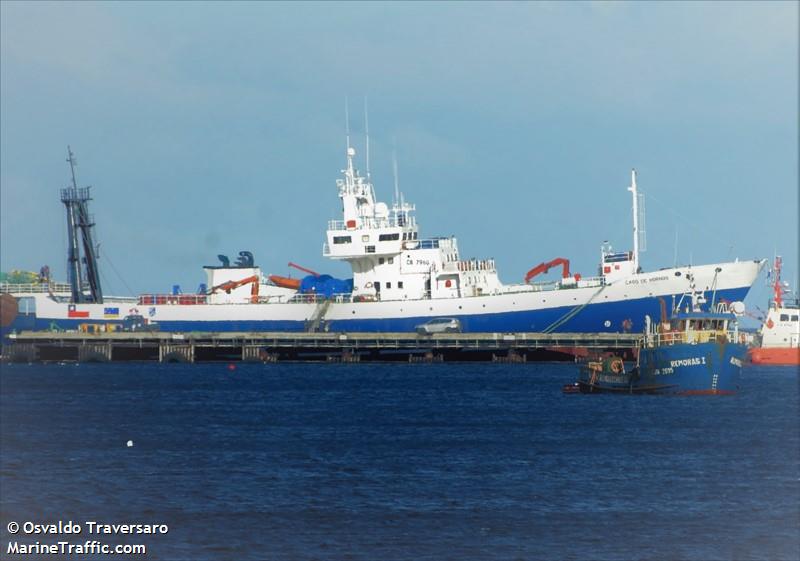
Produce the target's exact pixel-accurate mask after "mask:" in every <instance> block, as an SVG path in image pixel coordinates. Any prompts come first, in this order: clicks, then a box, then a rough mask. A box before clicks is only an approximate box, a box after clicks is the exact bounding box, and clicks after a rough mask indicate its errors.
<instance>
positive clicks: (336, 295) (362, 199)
mask: <svg viewBox="0 0 800 561" xmlns="http://www.w3.org/2000/svg"><path fill="white" fill-rule="evenodd" d="M354 157H355V150H354V149H353V148H351V147H349V146H348V148H347V152H346V168H345V169H344V170H343V171H342V173H343V177H342V178H341V179H339V180H337V182H336V187H337V190H338V196H339V198H340V199H341V202H342V216H341V219H337V220H331V221H330V222H329V223H328V228H327V235H326V240H325V242H324V244H323V248H322V253H323V255H324V256H325V257H328V258H330V259H334V260H337V261H344V262H346V263H347V264H349V266H350V268H351V270H352V279H347V280H344V281H337V280H336V279H330V278H329V277H321V276H318V275H316V274H313V275H310V276H309V277H307V278H306V279H303V280H302V282H301V281H300V280H299V279H286V278H283V277H278V276H274V275H272V276H269V275H265V274H263V273H262V271H261V269H260V267H258V266H256V265H255V263H254V259H253V257H252V254H250V253H249V252H240V257H239V259H238V260H237V261H236V262H235V263H234V264H231V263H230V261H229V260H228V259H227V258H224V257H223V256H221V258H222V263H221V265H219V266H209V267H205V272H206V284H205V286H206V287H207V289H205V290H203V291H202V292H200V293H198V294H163V295H158V294H147V295H142V296H139V297H128V298H125V297H123V298H120V297H110V296H105V295H103V294H102V291H101V290H100V286H99V277H98V276H97V262H96V260H95V258H94V255H93V253H94V252H93V249H94V248H93V243H94V242H93V240H92V237H91V228H90V227H91V224H90V223H89V221H88V220H86V218H85V217H87V216H89V214H88V208H87V205H88V200H89V198H90V197H89V192H88V188H85V189H79V188H78V187H77V183H76V182H75V181H74V174H73V184H72V187H70V188H68V189H66V190H64V191H63V192H62V202H64V203H65V205H66V207H67V212H68V218H70V220H68V223H69V224H70V228H71V229H70V232H69V233H70V240H71V242H70V256H69V264H70V267H69V268H68V272H69V275H70V278H69V281H70V282H69V286H61V287H59V286H56V285H52V284H49V283H47V282H45V283H42V284H40V285H33V286H24V287H22V286H17V287H14V286H8V285H7V286H5V287H3V291H4V292H6V293H10V294H11V295H13V296H14V297H15V298H16V299H17V307H18V308H19V311H20V315H19V316H18V317H17V319H16V320H15V322H14V324H13V325H12V326H11V328H12V329H18V330H19V329H37V330H40V329H53V328H58V329H77V328H80V326H81V325H82V324H94V325H95V326H97V325H119V324H122V322H123V321H124V320H125V319H126V318H128V320H129V321H130V320H131V318H141V319H142V321H144V322H145V323H150V324H151V325H156V324H157V326H158V329H160V330H161V331H175V332H189V331H206V332H222V331H228V332H229V331H236V332H253V331H316V330H329V331H337V332H410V331H414V329H415V327H416V326H418V325H420V324H422V323H424V322H427V321H429V320H431V319H434V318H445V317H446V318H455V319H457V320H458V321H459V324H460V326H461V329H462V330H463V331H464V332H545V333H548V332H576V333H579V332H590V333H601V332H621V331H630V332H635V331H641V330H642V329H644V321H645V317H646V316H648V315H649V316H650V317H655V316H656V314H657V313H658V312H659V309H660V308H659V299H660V298H665V299H671V298H674V297H679V296H680V295H681V294H683V293H684V292H685V290H686V285H687V280H686V278H687V275H692V276H693V278H694V279H695V282H696V284H697V286H698V287H699V289H700V290H701V291H703V292H705V293H707V294H709V295H710V294H711V293H712V292H714V293H716V298H717V299H718V301H728V302H734V301H741V300H743V299H744V298H745V296H746V295H747V292H748V290H749V289H750V287H751V286H752V284H753V282H754V281H755V279H756V277H757V275H758V273H759V271H760V270H761V268H762V267H763V266H764V261H762V260H743V261H739V260H738V259H737V260H735V261H731V262H725V263H714V264H710V265H699V266H698V265H693V266H683V267H672V268H666V269H660V270H657V271H652V272H645V271H643V270H642V269H641V267H640V264H639V251H640V250H639V243H640V237H641V232H640V231H639V213H638V211H637V204H638V201H639V193H638V192H637V185H636V174H635V172H632V173H631V185H630V187H628V190H629V191H630V192H631V195H632V199H633V250H632V251H626V252H614V251H613V250H612V249H611V248H610V246H608V245H607V244H605V245H604V246H603V248H602V250H601V259H600V266H599V270H598V273H597V275H596V276H592V277H582V276H581V275H578V274H572V273H570V271H569V262H568V261H567V260H566V259H556V260H554V261H550V262H546V263H543V264H542V265H540V266H539V267H536V268H534V269H532V270H531V272H530V273H529V274H528V276H527V277H526V279H525V281H524V282H521V283H517V284H504V283H503V282H501V281H500V277H499V275H498V272H497V269H496V266H495V262H494V260H493V259H464V258H462V257H461V253H460V251H459V247H458V243H457V240H456V238H454V237H433V238H431V237H424V236H423V235H422V232H421V229H420V225H419V224H418V223H417V221H416V218H415V215H414V211H415V207H414V206H413V205H411V204H409V203H407V202H406V201H405V199H404V197H403V196H402V195H401V194H400V193H399V192H397V190H396V189H395V191H396V192H395V197H394V199H395V200H394V202H393V204H392V205H391V206H389V205H388V204H386V203H384V202H380V201H378V200H377V198H376V194H375V190H374V187H373V184H372V182H371V180H370V178H369V174H367V176H366V177H365V176H363V175H362V174H360V173H359V171H358V170H357V169H356V168H355V166H354ZM70 161H71V155H70ZM73 170H74V168H73ZM556 264H560V265H562V267H563V270H562V275H561V278H560V279H559V280H557V281H551V282H537V280H536V279H535V278H534V277H535V276H536V275H537V274H538V273H539V272H542V271H546V270H547V269H548V268H550V267H551V266H555V265H556ZM81 265H85V269H82V268H81Z"/></svg>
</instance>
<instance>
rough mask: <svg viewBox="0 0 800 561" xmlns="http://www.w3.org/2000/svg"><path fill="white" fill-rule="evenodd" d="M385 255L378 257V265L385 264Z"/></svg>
mask: <svg viewBox="0 0 800 561" xmlns="http://www.w3.org/2000/svg"><path fill="white" fill-rule="evenodd" d="M383 261H384V259H383V257H378V265H383Z"/></svg>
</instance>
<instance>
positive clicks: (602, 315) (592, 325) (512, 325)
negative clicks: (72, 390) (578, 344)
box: [12, 287, 749, 333]
mask: <svg viewBox="0 0 800 561" xmlns="http://www.w3.org/2000/svg"><path fill="white" fill-rule="evenodd" d="M748 290H749V287H742V288H737V289H730V290H724V291H719V292H717V301H719V300H721V299H724V300H728V301H731V302H733V301H737V300H744V298H745V296H747V292H748ZM710 296H711V295H710V294H707V297H708V298H710ZM679 297H680V295H676V298H679ZM666 298H667V299H668V300H667V306H668V307H669V306H671V305H672V301H671V297H669V296H668V297H666ZM572 310H573V308H571V307H561V308H548V309H543V310H524V311H511V312H501V313H493V314H473V315H453V317H456V318H458V319H459V320H460V321H461V326H462V329H463V331H464V332H476V333H477V332H498V333H500V332H543V331H552V332H553V333H604V332H605V333H619V332H622V331H623V330H624V329H623V322H625V320H630V322H631V324H630V328H629V330H630V331H631V332H635V333H636V332H642V331H643V330H644V317H645V315H649V316H650V317H651V319H653V321H657V320H658V319H659V317H660V313H661V311H660V310H661V306H660V302H659V300H658V298H656V297H651V298H641V299H637V300H625V301H621V302H602V303H600V302H598V303H593V304H589V305H588V306H586V307H584V308H583V309H581V310H580V311H579V312H578V313H577V314H575V315H574V317H572V318H570V319H569V320H567V321H565V322H563V323H560V324H559V323H558V322H559V321H560V320H561V319H562V318H563V317H564V316H565V314H568V313H570V312H571V311H572ZM431 317H437V316H419V317H411V318H385V319H358V318H354V319H347V320H338V321H329V322H328V324H327V327H328V329H329V330H330V331H347V332H390V331H393V332H408V331H413V330H414V328H415V327H416V326H417V325H419V324H421V323H424V322H426V321H428V320H429V319H431ZM82 323H119V321H113V320H111V321H109V320H94V319H92V320H86V319H58V320H53V319H49V318H36V319H35V321H31V318H29V317H22V316H20V317H18V318H17V320H15V323H14V324H13V325H12V328H13V329H16V330H22V329H36V330H46V329H49V328H50V327H51V326H52V325H54V324H55V325H56V326H57V327H58V328H60V329H77V328H78V326H79V325H80V324H82ZM158 325H159V328H160V329H161V331H182V332H188V331H217V332H221V331H304V330H305V322H303V321H276V320H256V321H236V320H225V321H159V322H158ZM554 325H555V327H553V326H554ZM551 327H553V328H552V329H549V328H551Z"/></svg>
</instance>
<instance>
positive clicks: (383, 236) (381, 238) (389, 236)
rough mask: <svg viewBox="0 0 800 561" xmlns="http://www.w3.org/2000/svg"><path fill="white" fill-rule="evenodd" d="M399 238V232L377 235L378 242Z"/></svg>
mask: <svg viewBox="0 0 800 561" xmlns="http://www.w3.org/2000/svg"><path fill="white" fill-rule="evenodd" d="M399 239H400V234H398V233H394V234H381V235H380V236H378V241H379V242H390V241H392V240H399Z"/></svg>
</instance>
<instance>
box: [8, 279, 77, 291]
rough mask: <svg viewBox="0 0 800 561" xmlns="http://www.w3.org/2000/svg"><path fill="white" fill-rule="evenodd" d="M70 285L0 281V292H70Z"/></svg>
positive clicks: (63, 283) (62, 283)
mask: <svg viewBox="0 0 800 561" xmlns="http://www.w3.org/2000/svg"><path fill="white" fill-rule="evenodd" d="M71 290H72V289H71V287H70V285H69V284H67V283H65V282H51V283H39V282H29V283H10V282H0V292H6V293H10V294H41V293H50V292H53V293H67V294H68V293H70V292H71Z"/></svg>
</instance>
